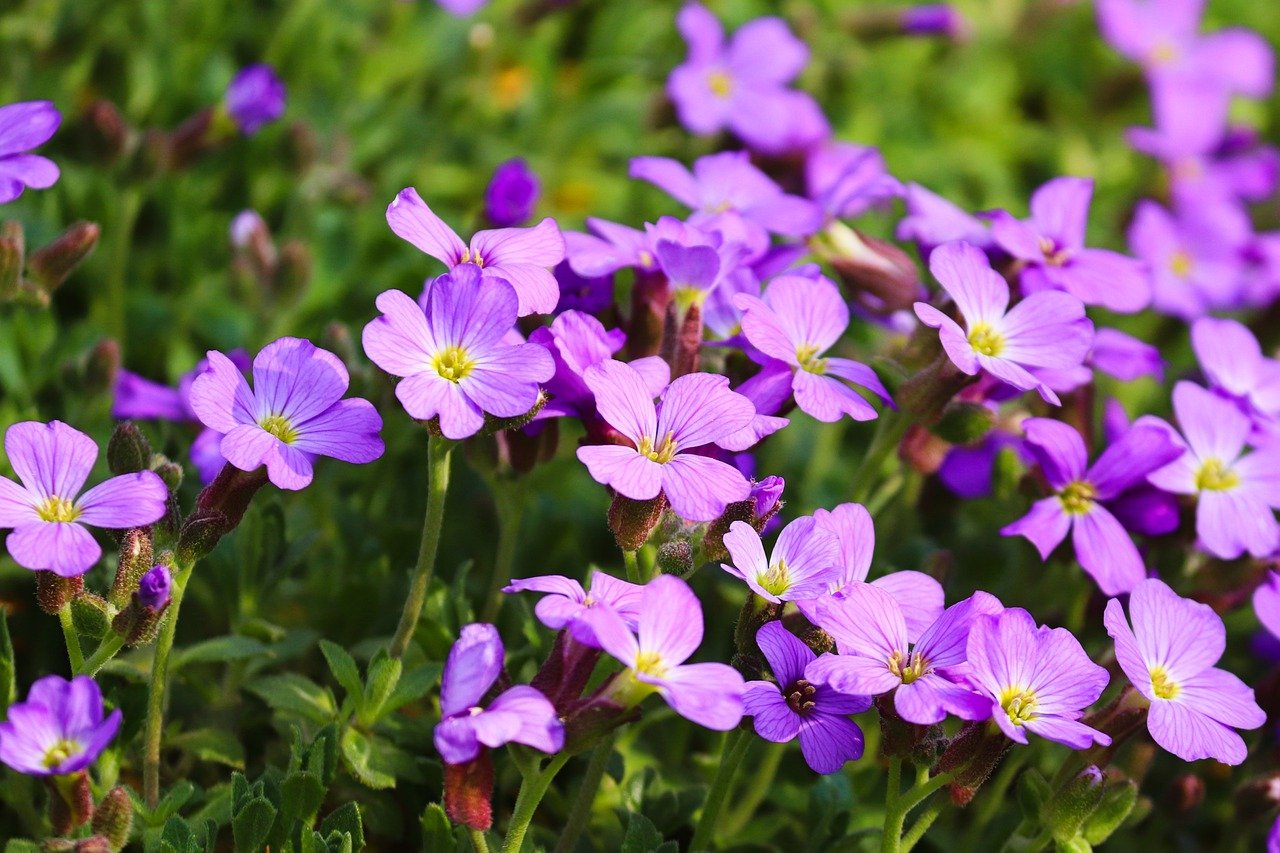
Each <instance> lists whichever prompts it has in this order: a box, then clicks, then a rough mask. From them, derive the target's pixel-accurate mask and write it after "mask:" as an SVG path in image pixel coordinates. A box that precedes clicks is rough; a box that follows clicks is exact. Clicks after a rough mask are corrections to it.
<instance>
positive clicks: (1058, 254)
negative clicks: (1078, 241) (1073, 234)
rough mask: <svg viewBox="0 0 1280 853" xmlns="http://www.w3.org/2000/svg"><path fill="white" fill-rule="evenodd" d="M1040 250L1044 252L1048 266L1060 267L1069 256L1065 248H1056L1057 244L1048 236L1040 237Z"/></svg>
mask: <svg viewBox="0 0 1280 853" xmlns="http://www.w3.org/2000/svg"><path fill="white" fill-rule="evenodd" d="M1040 251H1041V252H1043V253H1044V261H1045V263H1047V264H1048V265H1049V266H1052V267H1060V266H1062V265H1063V264H1065V263H1066V262H1067V261H1068V260H1069V259H1070V257H1071V255H1070V253H1069V252H1068V251H1067V250H1066V249H1060V248H1058V244H1057V243H1055V242H1053V241H1052V240H1050V239H1049V238H1048V237H1041V238H1040Z"/></svg>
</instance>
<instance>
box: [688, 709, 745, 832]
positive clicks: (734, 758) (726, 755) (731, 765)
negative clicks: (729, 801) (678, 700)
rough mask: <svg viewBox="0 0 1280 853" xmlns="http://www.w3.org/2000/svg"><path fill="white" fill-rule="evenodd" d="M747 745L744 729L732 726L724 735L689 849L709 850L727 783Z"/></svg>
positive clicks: (732, 775)
mask: <svg viewBox="0 0 1280 853" xmlns="http://www.w3.org/2000/svg"><path fill="white" fill-rule="evenodd" d="M750 747H751V736H750V735H749V734H748V733H747V730H746V729H734V730H733V731H732V732H730V733H729V736H728V737H726V738H725V741H724V751H723V752H722V753H721V755H720V766H719V767H717V768H716V776H715V778H714V779H712V780H711V790H710V791H708V792H707V801H706V803H705V804H704V805H703V806H702V817H700V818H699V819H698V827H697V829H695V830H694V831H693V840H692V841H690V842H689V853H700V851H702V850H710V849H711V845H712V844H713V843H715V834H716V824H717V823H719V818H720V808H721V807H722V806H723V805H724V801H725V798H726V797H727V796H728V794H729V786H730V785H731V784H732V783H733V777H734V774H735V773H737V772H738V765H739V764H741V763H742V759H743V758H744V757H745V756H746V754H747V750H748V749H749V748H750Z"/></svg>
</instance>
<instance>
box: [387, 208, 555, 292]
mask: <svg viewBox="0 0 1280 853" xmlns="http://www.w3.org/2000/svg"><path fill="white" fill-rule="evenodd" d="M387 224H388V225H390V226H391V230H392V231H394V232H395V234H396V236H397V237H399V238H401V239H402V240H406V241H407V242H409V243H412V244H413V245H414V246H417V247H418V249H419V250H421V251H423V252H426V253H427V254H428V255H430V256H431V257H433V258H435V259H436V260H438V261H441V262H442V263H444V264H445V266H447V267H449V270H450V272H453V271H456V270H458V269H459V268H461V267H465V266H472V267H475V268H476V269H478V270H479V271H480V273H481V274H482V275H483V277H484V278H486V279H491V278H499V279H503V280H504V281H506V282H507V283H508V284H510V285H511V286H512V287H513V288H515V291H516V296H517V297H519V305H520V308H519V313H520V316H521V317H523V316H525V315H526V314H550V313H551V312H552V311H554V310H555V309H556V302H557V301H559V299H560V286H559V285H558V284H557V283H556V279H555V276H553V275H552V274H551V271H550V270H551V268H552V267H554V266H555V265H556V264H558V263H560V262H561V261H562V260H564V237H563V236H561V234H560V229H559V228H558V227H557V226H556V223H555V220H554V219H550V218H548V219H544V220H542V221H541V222H539V223H538V224H537V225H535V226H534V227H532V228H499V229H496V230H492V231H477V232H476V233H475V235H474V236H473V237H472V238H471V245H470V246H468V245H467V244H465V243H463V242H462V238H461V237H459V236H458V235H457V233H455V232H454V230H453V229H452V228H450V227H449V226H448V225H446V224H445V222H444V220H443V219H441V218H440V217H438V216H436V215H435V214H434V213H432V212H431V208H429V207H427V203H426V202H424V201H423V200H422V197H421V196H419V195H418V191H417V190H416V189H413V188H412V187H410V188H408V189H404V190H401V191H400V193H399V194H398V195H397V196H396V198H395V201H393V202H391V204H390V205H389V206H388V207H387Z"/></svg>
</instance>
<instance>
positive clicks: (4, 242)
mask: <svg viewBox="0 0 1280 853" xmlns="http://www.w3.org/2000/svg"><path fill="white" fill-rule="evenodd" d="M25 251H26V249H25V240H24V237H23V233H22V225H21V223H19V222H14V221H8V222H5V223H4V224H3V225H0V302H12V301H13V300H14V299H17V298H18V295H19V293H21V292H22V268H23V266H24V265H25V264H26V260H25Z"/></svg>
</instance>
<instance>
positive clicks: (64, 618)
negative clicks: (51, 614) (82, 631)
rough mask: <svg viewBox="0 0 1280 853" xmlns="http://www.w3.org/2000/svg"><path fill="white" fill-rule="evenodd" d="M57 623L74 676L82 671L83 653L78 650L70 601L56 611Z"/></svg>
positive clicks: (78, 645) (78, 639)
mask: <svg viewBox="0 0 1280 853" xmlns="http://www.w3.org/2000/svg"><path fill="white" fill-rule="evenodd" d="M58 621H59V622H61V623H62V636H63V638H64V639H65V640H66V641H67V660H69V661H70V662H71V673H72V674H73V675H74V674H76V673H78V672H80V671H82V670H83V669H84V652H83V651H82V650H81V649H80V635H79V634H77V633H76V623H75V619H74V618H73V617H72V615H71V602H70V601H68V602H67V603H66V604H64V605H62V608H61V609H60V610H58Z"/></svg>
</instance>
